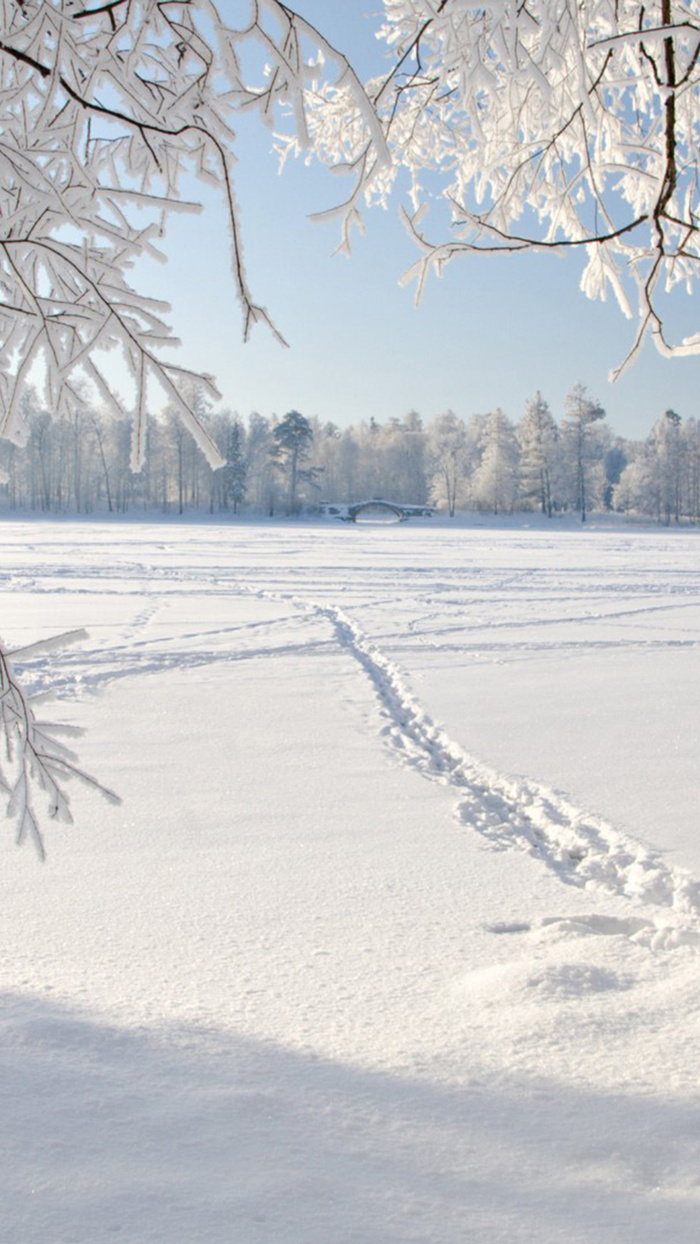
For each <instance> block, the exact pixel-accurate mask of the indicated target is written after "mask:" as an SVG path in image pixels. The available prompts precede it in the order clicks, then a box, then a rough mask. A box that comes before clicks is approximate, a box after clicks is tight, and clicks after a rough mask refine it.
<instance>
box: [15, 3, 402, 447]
mask: <svg viewBox="0 0 700 1244" xmlns="http://www.w3.org/2000/svg"><path fill="white" fill-rule="evenodd" d="M245 7H246V6H236V9H235V14H234V17H233V20H232V19H231V18H230V17H229V16H228V13H227V9H226V7H225V6H218V5H217V4H216V3H212V0H113V2H110V3H106V4H98V5H95V6H94V7H90V6H88V5H85V6H81V7H78V6H77V5H73V4H72V3H70V0H69V3H67V4H66V3H63V2H62V0H23V3H21V4H17V3H16V2H15V0H0V91H1V92H2V99H3V127H2V134H0V435H2V436H6V437H9V438H10V439H14V440H18V439H20V438H21V435H22V426H21V400H22V394H23V392H24V390H25V388H26V385H27V383H28V381H29V380H30V378H31V379H32V380H34V381H35V382H36V378H37V376H38V375H42V377H43V381H44V384H45V388H46V400H47V405H48V407H49V409H50V410H51V411H52V412H53V413H54V414H55V415H57V416H61V415H63V414H70V413H71V412H72V411H73V410H74V409H75V407H76V405H80V404H81V400H82V397H81V394H82V393H83V392H86V393H87V394H88V396H90V395H91V394H93V395H94V394H95V393H96V394H97V395H98V396H99V397H100V399H101V400H102V401H103V402H105V403H106V404H107V405H109V406H111V407H112V408H113V409H120V410H121V408H122V405H123V403H122V400H121V398H120V396H119V394H118V392H117V390H116V388H115V384H116V381H114V380H112V379H111V377H110V369H109V367H108V366H106V364H105V356H106V355H107V354H108V353H109V352H110V351H111V352H116V353H118V354H119V356H120V359H121V362H122V364H125V365H126V368H127V369H128V371H129V372H130V374H131V377H132V381H133V391H134V399H133V405H132V409H131V413H132V415H133V420H134V452H133V465H134V467H135V469H139V467H140V466H141V464H142V459H143V438H142V436H141V435H140V429H141V428H142V427H143V424H144V412H145V410H146V408H147V406H148V404H149V402H151V401H152V397H153V396H155V394H157V395H158V396H159V397H160V398H161V400H162V397H163V396H165V398H166V399H167V400H168V401H169V402H170V404H171V405H173V406H175V407H176V408H178V409H179V411H180V413H181V416H182V418H183V420H184V421H185V423H186V424H187V426H188V427H189V430H190V431H191V432H192V434H193V436H194V437H195V439H196V440H197V442H198V444H199V446H200V448H201V449H202V450H203V452H204V453H205V454H206V455H207V457H208V458H209V460H210V461H211V462H212V463H213V464H215V465H221V462H220V457H219V454H218V450H217V448H216V446H215V445H214V444H213V442H212V441H211V440H210V439H209V437H208V436H207V434H206V431H205V429H204V428H203V426H202V425H201V422H200V421H199V420H198V418H197V415H196V412H195V411H194V409H192V407H191V405H189V404H188V400H187V390H188V384H187V381H188V380H190V379H191V378H192V377H191V373H189V372H187V371H185V370H183V369H182V368H181V367H178V366H176V365H174V364H173V363H171V362H170V361H169V359H168V358H166V357H165V356H164V354H163V348H164V347H169V346H172V345H175V344H177V343H176V341H175V340H174V338H173V337H172V334H171V331H170V328H169V326H168V324H167V312H168V308H167V307H166V306H164V305H163V304H158V303H155V302H154V301H153V300H152V299H150V298H149V297H148V296H147V294H145V293H142V292H141V291H138V290H137V289H136V288H135V287H134V285H133V283H132V275H131V274H132V271H133V268H134V265H135V263H136V262H137V260H138V259H139V258H140V257H142V256H144V255H150V256H156V257H160V254H159V250H158V240H159V238H160V237H161V236H162V234H163V228H164V221H165V220H166V218H167V216H168V215H169V214H170V213H172V212H175V211H182V210H186V211H187V210H190V211H191V210H198V206H197V204H196V203H191V202H185V201H183V189H184V186H185V180H187V185H188V189H189V186H190V184H191V183H192V182H193V181H195V182H196V181H199V182H200V183H202V184H203V185H204V184H207V185H210V186H213V187H214V188H215V189H217V190H218V192H219V194H220V196H221V200H222V202H223V204H224V207H225V210H226V213H227V216H228V222H229V243H230V250H231V277H232V281H233V284H234V288H235V289H236V291H237V293H238V296H239V299H240V303H241V307H242V318H243V330H244V336H247V335H248V334H249V332H250V329H251V328H252V326H253V325H254V324H255V323H263V324H266V325H267V326H268V327H269V328H270V329H272V331H273V333H274V334H275V335H276V336H277V337H278V339H279V340H280V341H282V340H283V339H282V337H281V335H280V334H279V333H278V332H277V330H276V329H275V328H274V325H273V324H272V321H271V319H270V316H269V315H268V313H267V311H266V310H265V308H264V307H262V306H260V305H259V304H258V303H257V302H256V301H255V298H254V296H253V294H252V292H251V289H250V287H249V284H248V280H247V276H246V273H245V269H244V265H243V259H242V248H241V241H240V226H239V220H238V209H237V204H236V195H235V186H234V168H235V163H236V151H237V133H236V128H235V126H236V116H237V114H238V113H240V112H241V111H243V110H245V111H251V110H255V111H257V112H258V113H259V115H260V116H261V117H262V118H263V120H265V121H267V122H268V123H271V121H272V116H273V112H274V110H275V109H276V108H277V106H278V105H279V104H287V105H289V106H290V108H291V110H292V113H293V115H294V118H295V133H296V136H297V138H298V139H299V141H300V142H301V143H303V144H305V145H308V126H307V123H306V113H307V103H306V95H305V92H306V89H307V87H308V85H309V81H310V75H311V72H312V71H311V68H310V66H311V65H312V63H314V58H316V59H320V58H323V60H324V62H325V63H327V65H328V70H327V72H328V76H329V79H330V80H335V81H338V82H340V81H342V82H343V84H344V89H345V90H347V91H348V92H349V93H350V95H351V97H352V98H353V99H355V101H356V105H357V107H358V109H359V110H360V112H361V114H362V116H363V118H364V122H365V124H366V126H367V128H368V131H369V133H370V134H371V139H372V143H373V146H374V147H375V148H376V149H377V150H378V151H379V150H381V151H384V152H385V143H384V139H383V135H382V129H381V124H380V122H379V120H378V119H377V118H376V117H374V116H373V114H372V109H371V106H370V104H369V101H368V99H367V97H366V95H365V93H364V91H363V89H362V87H361V85H360V83H359V81H358V79H357V77H356V75H355V74H354V72H353V71H352V69H351V67H350V65H349V64H348V62H347V60H346V59H345V58H344V57H343V56H341V55H340V54H339V53H337V52H336V51H335V49H334V48H333V47H332V46H331V45H330V44H329V43H328V41H327V40H325V39H324V38H323V36H322V35H321V34H320V33H319V32H318V31H316V30H315V29H314V27H313V26H312V25H311V24H310V23H308V22H306V21H305V20H304V19H303V18H302V17H301V16H299V15H298V14H296V13H295V12H294V11H293V10H292V9H290V8H289V7H288V6H286V5H285V4H283V3H280V2H279V0H254V2H253V3H250V4H249V5H248V6H247V7H248V10H249V11H248V14H247V15H246V14H245V13H242V12H241V9H242V8H245ZM236 19H238V24H236ZM199 379H201V380H202V381H203V382H204V383H205V385H206V386H207V388H208V389H209V391H210V392H215V390H214V388H213V382H212V381H211V379H210V378H209V377H200V378H199ZM183 381H184V382H185V383H183ZM86 382H88V383H87V386H86ZM190 387H191V386H190Z"/></svg>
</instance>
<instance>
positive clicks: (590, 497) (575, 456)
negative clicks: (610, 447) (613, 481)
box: [562, 384, 606, 523]
mask: <svg viewBox="0 0 700 1244" xmlns="http://www.w3.org/2000/svg"><path fill="white" fill-rule="evenodd" d="M604 418H605V411H604V410H603V407H602V406H601V405H600V402H597V401H595V400H594V399H592V398H590V397H589V396H588V391H587V389H586V387H585V385H582V384H576V385H574V387H573V389H572V390H571V392H570V393H569V395H568V397H567V399H566V416H565V418H564V419H563V420H562V432H563V440H562V446H563V450H564V460H565V464H566V468H567V473H568V476H569V491H570V501H571V504H572V506H573V508H574V509H575V510H577V511H578V513H579V514H580V515H581V522H582V523H585V522H586V518H587V515H588V510H589V509H590V507H591V504H592V502H594V501H599V502H600V503H602V499H603V498H602V493H603V488H604V471H603V468H602V460H603V456H604V451H605V448H606V446H605V445H604V444H603V442H602V441H601V438H600V437H597V436H596V434H595V429H594V426H593V425H594V424H596V423H598V421H599V420H600V419H604Z"/></svg>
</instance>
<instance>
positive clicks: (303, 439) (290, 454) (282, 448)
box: [272, 410, 314, 514]
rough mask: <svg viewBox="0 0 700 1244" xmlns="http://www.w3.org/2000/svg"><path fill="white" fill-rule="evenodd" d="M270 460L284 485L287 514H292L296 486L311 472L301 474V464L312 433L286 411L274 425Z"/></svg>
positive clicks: (303, 420) (296, 503)
mask: <svg viewBox="0 0 700 1244" xmlns="http://www.w3.org/2000/svg"><path fill="white" fill-rule="evenodd" d="M272 437H273V442H274V451H275V453H274V458H275V460H276V462H277V463H278V464H279V468H280V470H281V471H282V473H283V475H285V476H286V484H287V513H288V514H296V513H297V510H298V507H299V498H298V491H299V484H300V483H301V482H303V481H304V480H307V481H308V480H309V479H310V477H311V475H312V472H306V473H304V472H303V470H302V463H304V462H306V461H308V459H309V458H310V456H311V446H312V443H313V439H314V432H313V428H312V427H311V424H310V423H309V421H308V419H307V418H306V416H305V415H302V414H300V413H299V411H298V410H290V411H289V412H288V413H287V414H286V415H285V416H284V419H282V420H281V421H280V423H278V424H277V426H276V427H275V428H274V430H273V433H272Z"/></svg>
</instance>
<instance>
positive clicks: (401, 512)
mask: <svg viewBox="0 0 700 1244" xmlns="http://www.w3.org/2000/svg"><path fill="white" fill-rule="evenodd" d="M320 509H321V512H322V513H323V514H327V515H328V516H329V517H331V518H338V519H340V520H341V522H345V523H379V524H382V523H405V522H407V521H408V519H409V518H431V517H432V514H433V511H432V510H431V509H430V507H429V506H426V505H404V504H402V503H401V502H399V501H384V500H382V499H381V498H379V497H372V498H371V499H370V500H369V501H353V502H350V503H349V504H347V505H332V504H330V503H329V502H322V503H321V506H320Z"/></svg>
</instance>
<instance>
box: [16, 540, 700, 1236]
mask: <svg viewBox="0 0 700 1244" xmlns="http://www.w3.org/2000/svg"><path fill="white" fill-rule="evenodd" d="M697 539H698V537H697V536H696V535H695V533H682V532H678V533H676V532H670V533H666V532H643V531H640V532H634V531H629V530H626V529H624V528H623V529H620V530H613V531H605V530H601V531H591V532H589V533H582V532H580V531H577V530H575V529H573V528H572V529H571V530H566V529H561V528H558V529H551V528H549V529H548V528H543V529H542V530H533V531H529V532H528V531H518V530H514V531H510V532H509V531H507V530H489V529H488V528H484V529H474V530H465V529H460V528H456V529H455V528H453V527H443V528H441V527H437V528H436V529H429V528H427V526H426V527H424V528H421V527H416V528H410V527H405V526H404V527H400V528H390V529H381V530H379V529H377V530H374V531H372V530H363V531H360V530H358V529H354V528H349V527H338V528H323V527H320V526H319V527H314V526H311V525H309V526H306V527H305V526H293V525H287V524H279V525H263V526H260V527H255V526H253V525H245V524H242V525H240V526H236V527H234V526H231V527H217V526H215V525H212V526H207V525H204V524H202V525H199V526H189V525H182V526H174V527H169V526H166V525H162V526H147V525H143V526H141V525H138V524H114V525H111V526H107V525H104V524H97V523H96V524H88V523H84V524H79V525H78V524H76V525H74V524H69V523H61V524H53V525H50V524H44V523H27V524H17V523H6V524H3V525H2V527H1V528H0V543H1V544H2V546H3V547H2V554H3V556H2V563H1V564H2V573H3V575H4V578H5V586H6V588H8V589H9V588H11V589H12V590H11V591H6V592H5V593H4V597H3V606H4V613H3V627H2V629H3V634H4V638H5V639H6V640H7V641H8V642H9V643H11V644H13V645H19V644H21V643H26V642H31V641H33V640H36V639H39V638H42V637H44V636H46V635H49V634H52V633H55V631H56V630H60V629H66V630H67V629H70V628H72V627H75V626H83V625H84V626H86V627H87V629H88V631H89V636H90V637H89V640H88V642H87V643H86V644H85V645H84V646H82V647H81V648H75V649H69V650H67V651H66V652H65V653H61V654H55V655H54V656H51V657H49V656H41V655H37V657H36V658H34V659H32V660H29V661H28V662H27V663H26V668H25V670H24V673H25V677H26V679H27V680H28V681H30V682H32V683H33V684H34V686H35V688H36V689H37V690H38V689H41V688H45V687H46V686H47V685H48V684H49V683H52V684H53V685H54V686H55V687H56V688H57V689H58V691H59V693H60V696H61V702H60V704H59V705H58V706H57V707H56V710H55V712H54V713H53V716H55V717H60V716H64V717H67V718H68V719H69V720H70V721H71V722H75V723H81V724H85V725H88V726H89V734H88V736H87V738H86V739H85V741H84V744H83V746H82V748H81V753H82V758H83V759H84V761H85V762H86V763H87V764H88V765H89V766H90V767H91V768H92V769H93V770H95V771H97V772H98V774H99V775H100V776H102V777H103V778H104V779H105V781H107V782H108V784H109V785H111V786H114V787H117V788H118V789H119V790H120V792H121V794H122V795H123V796H124V799H125V803H124V806H123V808H122V809H119V810H115V809H111V808H105V807H103V806H102V805H101V804H99V803H98V802H97V801H96V800H93V799H92V798H91V797H90V796H89V795H87V794H84V793H82V792H79V791H76V793H75V808H76V813H77V815H78V823H77V825H76V827H75V828H74V829H68V830H66V829H64V828H60V829H59V828H53V829H51V830H50V831H49V833H48V838H47V846H48V850H49V861H48V864H47V865H46V866H45V867H40V866H39V865H38V864H37V863H36V861H35V859H34V858H33V857H32V855H31V854H30V852H28V851H24V852H21V853H17V852H15V851H14V850H13V849H12V847H11V845H10V843H9V840H8V841H7V842H5V843H4V844H3V845H4V849H5V853H6V859H5V866H4V870H3V875H4V878H5V882H4V892H3V902H2V904H1V905H0V923H1V925H2V941H1V944H2V947H3V952H2V960H1V964H2V974H3V986H4V990H5V993H4V1003H3V1010H2V1014H1V1016H0V1020H1V1022H2V1025H3V1047H2V1049H3V1053H2V1067H3V1082H2V1093H3V1125H2V1133H3V1134H4V1136H5V1137H6V1152H3V1159H4V1160H3V1163H2V1164H1V1165H0V1169H2V1171H3V1177H2V1183H1V1184H0V1188H1V1192H2V1201H3V1203H2V1206H1V1207H0V1209H1V1212H2V1214H3V1221H4V1222H6V1223H7V1224H8V1226H7V1230H8V1238H12V1239H18V1240H19V1239H21V1240H22V1241H23V1244H25V1242H26V1244H39V1241H41V1244H45V1242H46V1241H47V1240H48V1241H54V1240H56V1241H59V1240H60V1241H63V1240H72V1241H79V1242H80V1244H103V1242H104V1241H107V1240H113V1239H114V1238H117V1237H119V1238H122V1239H125V1240H128V1241H129V1244H151V1241H156V1240H167V1241H168V1244H191V1242H192V1240H194V1239H196V1240H198V1241H200V1240H201V1241H203V1242H204V1244H262V1242H263V1241H265V1244H267V1242H268V1241H269V1242H272V1241H274V1244H321V1242H323V1244H327V1240H328V1237H329V1235H331V1234H332V1235H333V1236H335V1237H337V1238H338V1239H339V1240H342V1241H346V1240H347V1241H360V1242H361V1244H408V1241H421V1242H422V1244H458V1242H459V1244H462V1242H463V1241H464V1239H465V1238H466V1237H467V1236H468V1237H469V1238H473V1239H475V1240H477V1241H478V1242H479V1244H497V1242H500V1241H502V1240H507V1241H508V1244H525V1241H528V1242H529V1241H533V1240H537V1241H538V1244H560V1241H562V1240H563V1239H567V1240H572V1241H574V1242H579V1241H580V1242H581V1244H584V1242H585V1244H593V1242H594V1241H595V1244H599V1241H601V1240H605V1241H606V1244H608V1241H612V1242H613V1244H629V1241H630V1239H634V1240H635V1244H637V1242H639V1244H658V1241H659V1240H661V1239H673V1240H674V1244H675V1242H679V1244H690V1241H693V1244H695V1240H696V1238H697V1222H698V1211H699V1209H700V1205H699V1201H700V1185H699V1184H698V1177H697V1170H698V1169H699V1166H700V1162H699V1159H700V1144H699V1142H698V1122H697V1107H698V1093H697V1074H696V1072H697V1059H698V1054H699V1053H700V1050H699V1040H698V1018H699V1013H700V986H699V985H698V966H699V963H698V956H699V954H700V951H699V950H698V947H697V940H698V938H697V921H698V889H697V878H698V877H699V876H700V852H699V851H698V844H697V841H696V839H697V834H696V830H697V814H696V807H697V787H698V783H697V775H698V774H697V746H698V732H697V708H696V703H695V701H696V690H695V689H696V685H697V682H696V677H695V669H696V663H697V648H698V646H699V645H700V571H699V569H698V567H699V564H700V563H699V562H698V557H697V550H698V543H697ZM438 723H439V724H438ZM397 760H398V761H399V762H400V763H397ZM426 778H427V779H429V780H428V781H426V780H425V779H426ZM455 813H456V818H457V819H456V821H455ZM3 1143H5V1142H4V1141H3Z"/></svg>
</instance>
